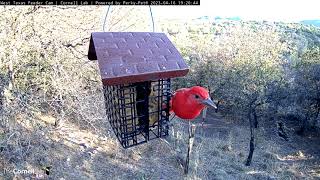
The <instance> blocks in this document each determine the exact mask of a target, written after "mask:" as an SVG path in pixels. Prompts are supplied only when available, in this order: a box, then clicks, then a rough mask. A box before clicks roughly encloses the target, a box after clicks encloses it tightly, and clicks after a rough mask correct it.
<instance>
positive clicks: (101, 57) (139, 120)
mask: <svg viewBox="0 0 320 180" xmlns="http://www.w3.org/2000/svg"><path fill="white" fill-rule="evenodd" d="M88 58H89V59H90V60H98V62H99V68H100V74H101V78H102V83H103V90H104V98H105V107H106V113H107V118H108V121H109V122H110V125H111V127H112V129H113V131H114V133H115V135H116V136H117V138H118V140H119V142H120V143H121V145H122V146H123V147H124V148H128V147H132V146H135V145H138V144H141V143H145V142H147V141H149V140H152V139H155V138H160V137H164V136H167V135H168V134H169V132H168V131H169V126H168V122H169V108H170V104H169V102H170V96H171V91H170V88H171V85H170V78H172V77H178V76H184V75H186V74H187V73H188V67H187V65H186V64H185V62H184V61H183V59H182V57H181V55H180V54H179V52H178V51H177V49H176V48H175V47H174V46H173V44H172V43H171V42H170V40H169V39H168V38H167V36H166V35H165V34H163V33H149V32H95V33H92V34H91V40H90V45H89V54H88Z"/></svg>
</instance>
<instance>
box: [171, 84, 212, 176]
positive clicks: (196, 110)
mask: <svg viewBox="0 0 320 180" xmlns="http://www.w3.org/2000/svg"><path fill="white" fill-rule="evenodd" d="M206 106H211V107H213V108H215V109H217V106H216V105H215V103H214V102H213V101H212V100H211V99H210V96H209V92H208V90H207V89H205V88H203V87H200V86H194V87H191V88H182V89H178V90H177V91H176V92H175V93H174V94H173V96H172V99H171V101H170V112H174V114H175V115H176V116H178V117H179V118H181V119H185V120H188V121H189V128H188V132H189V141H188V151H187V157H186V162H185V168H184V172H185V173H186V174H188V169H189V159H190V154H191V149H192V144H193V139H194V135H195V127H194V128H192V125H191V120H193V119H195V118H196V117H198V116H199V115H200V113H201V111H202V110H203V109H204V108H205V107H206Z"/></svg>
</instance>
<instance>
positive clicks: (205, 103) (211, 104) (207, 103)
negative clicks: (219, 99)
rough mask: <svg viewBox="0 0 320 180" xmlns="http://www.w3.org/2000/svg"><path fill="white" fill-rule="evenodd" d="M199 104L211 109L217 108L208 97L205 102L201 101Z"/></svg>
mask: <svg viewBox="0 0 320 180" xmlns="http://www.w3.org/2000/svg"><path fill="white" fill-rule="evenodd" d="M201 103H202V104H204V105H206V106H210V107H213V108H214V109H217V108H218V107H217V105H216V104H215V103H214V102H213V101H212V100H211V99H210V97H209V98H207V99H205V100H202V101H201Z"/></svg>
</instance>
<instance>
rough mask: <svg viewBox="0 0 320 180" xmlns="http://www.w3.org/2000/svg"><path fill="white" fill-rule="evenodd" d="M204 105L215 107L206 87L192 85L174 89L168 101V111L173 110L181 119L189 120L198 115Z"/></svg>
mask: <svg viewBox="0 0 320 180" xmlns="http://www.w3.org/2000/svg"><path fill="white" fill-rule="evenodd" d="M206 106H211V107H213V108H215V109H217V106H216V105H215V103H214V102H213V101H212V100H211V99H210V96H209V92H208V90H207V89H205V88H203V87H200V86H193V87H191V88H182V89H178V90H176V92H175V93H174V94H173V96H172V99H171V102H170V107H171V109H170V112H174V113H175V115H176V116H178V117H179V118H181V119H185V120H189V121H190V120H193V119H195V118H196V117H198V116H199V115H200V113H201V111H202V110H203V109H204V108H205V107H206Z"/></svg>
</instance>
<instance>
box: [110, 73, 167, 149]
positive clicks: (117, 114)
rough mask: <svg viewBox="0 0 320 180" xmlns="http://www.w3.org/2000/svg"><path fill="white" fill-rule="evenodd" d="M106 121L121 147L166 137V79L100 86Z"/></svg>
mask: <svg viewBox="0 0 320 180" xmlns="http://www.w3.org/2000/svg"><path fill="white" fill-rule="evenodd" d="M104 96H105V106H106V112H107V117H108V119H109V122H110V124H111V126H112V128H113V130H114V133H115V135H116V136H117V138H118V140H119V141H120V143H121V145H122V146H123V147H131V146H134V145H137V144H141V143H144V142H147V141H148V140H152V139H155V138H159V137H164V136H166V135H168V130H169V127H168V122H169V101H170V79H166V80H164V79H161V80H157V81H146V82H142V83H132V84H127V85H115V86H104Z"/></svg>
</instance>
